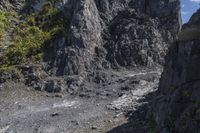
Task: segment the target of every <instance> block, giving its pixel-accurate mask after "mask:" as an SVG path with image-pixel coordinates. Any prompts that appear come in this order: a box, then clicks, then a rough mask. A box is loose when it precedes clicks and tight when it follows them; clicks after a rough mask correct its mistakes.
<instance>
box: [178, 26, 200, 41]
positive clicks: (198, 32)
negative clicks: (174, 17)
mask: <svg viewBox="0 0 200 133" xmlns="http://www.w3.org/2000/svg"><path fill="white" fill-rule="evenodd" d="M178 38H179V40H181V41H190V40H196V39H200V29H199V28H198V27H196V28H187V29H184V30H183V31H182V32H180V33H179V37H178Z"/></svg>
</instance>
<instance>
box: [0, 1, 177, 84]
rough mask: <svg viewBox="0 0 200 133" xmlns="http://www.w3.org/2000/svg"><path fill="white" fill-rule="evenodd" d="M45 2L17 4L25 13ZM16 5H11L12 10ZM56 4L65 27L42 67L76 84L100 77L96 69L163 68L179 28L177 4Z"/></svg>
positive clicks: (48, 46) (61, 2) (143, 2)
mask: <svg viewBox="0 0 200 133" xmlns="http://www.w3.org/2000/svg"><path fill="white" fill-rule="evenodd" d="M47 1H49V0H39V1H35V2H32V1H29V0H25V1H24V0H20V4H19V5H20V6H19V7H18V8H17V9H18V10H21V12H22V13H23V14H26V13H28V12H32V11H37V10H40V8H41V7H42V5H43V4H44V3H45V2H47ZM0 2H1V5H4V4H3V3H5V2H6V1H4V0H2V1H0ZM7 2H8V1H7ZM15 3H16V0H13V1H10V4H11V5H12V6H11V7H15V6H14V4H15ZM56 4H57V8H59V9H60V10H61V11H62V12H63V13H64V15H65V17H66V18H67V19H68V27H69V28H68V29H66V32H67V35H66V36H57V37H56V40H54V41H52V42H51V43H50V44H48V45H47V48H46V49H47V51H48V52H47V54H46V55H47V57H46V58H45V60H44V61H43V63H41V65H40V66H42V69H43V70H44V71H45V72H46V73H47V74H48V75H49V76H53V77H54V76H72V77H75V78H76V79H78V80H79V79H81V81H80V80H79V81H78V82H79V83H80V84H81V82H82V81H83V80H84V79H86V80H87V79H91V77H92V78H95V77H97V76H100V77H101V74H98V73H99V72H98V71H99V70H105V69H120V68H125V69H133V68H137V67H148V68H154V67H155V66H160V65H162V64H163V62H164V60H163V59H164V56H165V54H166V51H167V49H168V47H169V45H170V44H171V42H173V41H174V40H175V39H176V38H177V34H178V32H179V31H180V29H181V15H180V1H179V0H160V1H157V0H117V1H116V0H101V1H99V0H60V1H56ZM23 5H24V6H23ZM2 7H3V6H2ZM25 73H26V72H25ZM30 75H35V74H34V72H33V74H30ZM25 77H27V75H25ZM47 77H48V76H47ZM104 77H105V76H104ZM37 79H39V80H38V81H44V79H45V78H42V79H40V77H38V78H37ZM47 82H48V81H47ZM30 84H31V85H32V83H30ZM36 86H38V85H36Z"/></svg>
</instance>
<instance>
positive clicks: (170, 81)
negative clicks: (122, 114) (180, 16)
mask: <svg viewBox="0 0 200 133" xmlns="http://www.w3.org/2000/svg"><path fill="white" fill-rule="evenodd" d="M199 14H200V10H198V11H197V12H196V13H195V14H194V15H193V16H192V18H191V19H190V21H189V22H188V23H187V24H185V25H184V26H183V30H182V32H181V33H180V37H181V40H179V41H176V42H175V43H174V44H173V45H172V46H171V48H170V50H169V53H168V55H167V57H166V63H165V67H164V72H163V74H162V78H161V80H160V87H159V94H160V96H159V97H158V99H157V100H156V102H155V106H154V108H155V109H156V110H155V118H156V121H157V123H158V124H159V126H160V128H161V129H164V130H167V131H168V132H170V133H171V132H175V133H198V132H199V131H200V128H199V127H200V125H199V120H200V98H199V94H200V91H199V85H200V84H199V83H200V82H199V79H200V72H199V65H200V63H199V58H200V55H199V50H200V47H199V43H200V41H199V37H200V34H199V32H196V29H194V28H195V27H196V28H197V27H199V25H200V23H199V22H200V16H199ZM198 30H199V29H198ZM188 36H189V38H188Z"/></svg>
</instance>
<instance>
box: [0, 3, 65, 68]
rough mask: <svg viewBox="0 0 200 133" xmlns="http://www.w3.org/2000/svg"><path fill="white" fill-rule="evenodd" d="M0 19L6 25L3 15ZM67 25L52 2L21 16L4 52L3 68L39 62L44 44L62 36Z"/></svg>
mask: <svg viewBox="0 0 200 133" xmlns="http://www.w3.org/2000/svg"><path fill="white" fill-rule="evenodd" d="M0 17H2V21H3V22H4V21H5V23H7V21H6V19H5V15H4V14H2V15H1V14H0ZM0 21H1V18H0ZM67 23H68V22H67V19H66V18H65V16H64V14H63V13H62V11H60V10H59V9H58V8H57V7H56V6H55V3H54V1H52V0H50V1H48V2H46V3H45V4H44V5H43V6H42V9H41V10H39V11H34V12H32V13H30V14H28V15H27V14H22V15H21V16H20V23H19V24H18V26H17V27H16V28H15V29H14V33H13V37H12V41H13V44H12V45H9V47H8V48H6V49H5V50H4V54H3V66H4V67H5V66H13V65H17V64H20V63H24V62H30V61H31V62H35V61H38V60H41V59H42V57H43V54H44V52H45V49H44V46H45V44H48V43H50V42H51V41H52V40H54V39H55V38H56V36H57V35H59V36H60V35H61V36H64V35H65V33H66V30H67ZM3 30H4V29H3ZM3 32H4V31H1V32H0V33H2V34H3ZM0 37H1V36H0Z"/></svg>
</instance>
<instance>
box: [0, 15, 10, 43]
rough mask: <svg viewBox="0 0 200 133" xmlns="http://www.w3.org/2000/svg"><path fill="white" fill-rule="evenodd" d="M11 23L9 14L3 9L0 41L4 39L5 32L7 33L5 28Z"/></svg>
mask: <svg viewBox="0 0 200 133" xmlns="http://www.w3.org/2000/svg"><path fill="white" fill-rule="evenodd" d="M8 25H9V18H8V14H6V13H5V12H3V11H0V41H2V39H3V37H4V34H5V32H6V31H5V30H6V28H7V27H8Z"/></svg>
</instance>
